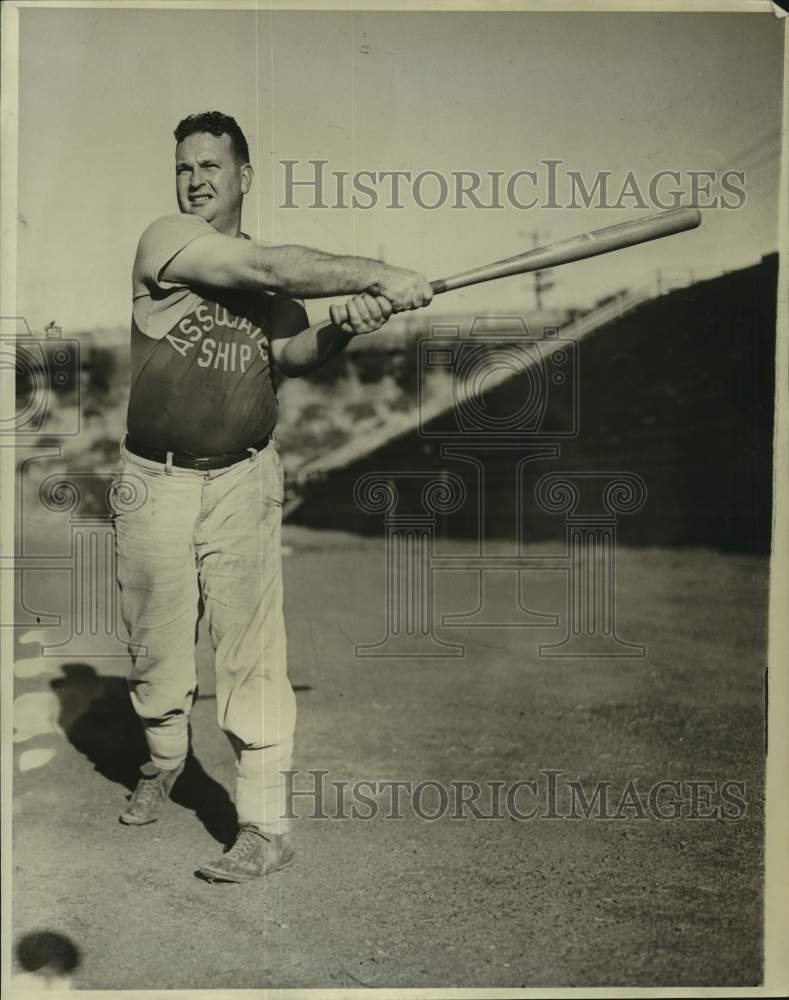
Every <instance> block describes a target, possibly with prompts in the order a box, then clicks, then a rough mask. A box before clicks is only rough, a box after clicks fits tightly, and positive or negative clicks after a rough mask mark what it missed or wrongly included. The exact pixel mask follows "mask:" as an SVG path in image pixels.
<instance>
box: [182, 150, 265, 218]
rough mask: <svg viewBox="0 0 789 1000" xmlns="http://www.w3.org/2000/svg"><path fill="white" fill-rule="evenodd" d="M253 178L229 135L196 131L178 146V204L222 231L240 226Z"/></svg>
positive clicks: (188, 212) (186, 211)
mask: <svg viewBox="0 0 789 1000" xmlns="http://www.w3.org/2000/svg"><path fill="white" fill-rule="evenodd" d="M251 180H252V168H251V167H250V166H249V164H240V163H238V161H237V160H236V158H235V156H234V155H233V147H232V143H231V139H230V136H229V135H219V136H216V135H211V134H210V133H209V132H195V133H194V134H193V135H189V136H187V137H186V138H185V139H183V140H181V142H179V143H178V145H177V146H176V147H175V184H176V192H177V195H178V207H179V208H180V209H181V211H182V212H185V213H187V214H188V215H199V216H200V218H201V219H205V220H206V222H210V223H211V225H212V226H214V228H215V229H218V230H219V231H220V232H222V231H223V230H225V229H229V228H232V227H233V225H234V224H236V225H237V223H238V218H239V215H240V211H241V202H242V200H243V197H244V195H245V194H246V193H247V192H248V191H249V186H250V183H251ZM233 235H235V234H233Z"/></svg>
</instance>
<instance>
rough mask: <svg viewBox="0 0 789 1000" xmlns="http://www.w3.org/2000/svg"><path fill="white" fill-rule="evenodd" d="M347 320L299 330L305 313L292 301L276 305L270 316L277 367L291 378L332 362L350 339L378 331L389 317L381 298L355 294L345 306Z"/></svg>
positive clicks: (389, 308)
mask: <svg viewBox="0 0 789 1000" xmlns="http://www.w3.org/2000/svg"><path fill="white" fill-rule="evenodd" d="M346 308H347V310H348V317H349V320H348V322H346V323H343V324H342V326H339V325H335V324H334V323H333V322H331V321H329V320H324V321H323V322H322V323H315V324H313V325H312V326H309V327H307V328H306V329H302V325H303V323H304V322H306V320H305V318H304V311H303V310H302V309H301V308H300V307H298V306H297V305H296V304H295V303H294V302H292V301H291V300H287V299H286V300H284V301H283V302H281V303H277V305H276V307H275V310H276V311H275V312H274V314H273V316H272V333H271V334H270V343H271V354H272V357H273V359H274V362H275V364H276V365H277V367H278V368H279V369H280V371H282V372H283V373H284V374H285V375H289V376H290V377H291V378H294V377H296V376H298V375H305V374H306V373H307V372H310V371H312V370H313V369H315V368H318V367H319V366H320V365H322V364H325V363H326V362H327V361H331V359H332V358H334V357H336V356H337V355H338V354H339V353H340V352H341V351H343V350H344V349H345V347H346V346H347V345H348V343H349V342H350V341H351V339H352V338H353V337H355V336H356V335H357V334H360V333H372V332H373V331H374V330H377V329H379V328H380V327H381V326H383V324H384V323H385V322H386V321H387V319H389V317H390V316H391V314H392V304H391V302H389V300H388V299H385V298H383V297H382V296H372V295H357V296H356V297H355V298H353V299H349V301H348V302H347V303H346Z"/></svg>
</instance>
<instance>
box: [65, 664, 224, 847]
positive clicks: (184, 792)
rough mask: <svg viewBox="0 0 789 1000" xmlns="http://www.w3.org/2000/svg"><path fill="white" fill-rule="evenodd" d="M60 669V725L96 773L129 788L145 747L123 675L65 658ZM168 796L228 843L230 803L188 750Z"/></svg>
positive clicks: (144, 759)
mask: <svg viewBox="0 0 789 1000" xmlns="http://www.w3.org/2000/svg"><path fill="white" fill-rule="evenodd" d="M62 670H63V676H62V677H57V678H55V679H54V680H52V681H51V682H50V684H51V687H52V690H53V691H54V692H55V694H56V695H57V698H58V700H59V702H60V715H59V717H58V722H59V724H60V726H61V727H62V729H63V731H64V732H65V733H66V736H67V737H68V739H69V741H70V743H71V744H72V745H73V746H74V747H75V748H76V749H77V750H79V752H80V753H81V754H84V755H85V757H87V758H88V760H89V761H90V762H91V763H92V764H93V765H94V767H95V768H96V770H97V771H98V772H99V774H101V775H103V776H104V777H105V778H107V779H108V780H109V781H114V782H116V783H117V784H119V785H123V786H124V787H125V788H127V789H128V790H129V792H131V791H133V789H134V788H135V786H136V784H137V780H138V777H139V768H140V766H141V765H142V764H144V763H145V761H146V760H147V759H148V748H147V745H146V742H145V736H144V735H143V730H142V725H141V723H140V720H139V719H138V718H137V716H136V715H135V712H134V709H133V708H132V705H131V702H130V700H129V693H128V688H127V685H126V680H125V679H124V678H122V677H100V676H99V675H98V674H97V673H96V671H95V669H94V668H93V667H92V666H90V665H89V664H87V663H69V664H66V665H65V666H64V667H63V668H62ZM190 743H191V733H190ZM171 798H172V800H173V802H175V803H177V804H178V805H180V806H183V807H184V808H185V809H191V810H192V811H193V812H194V813H195V815H196V816H197V818H198V819H199V820H200V822H201V823H202V824H203V826H204V827H205V828H206V830H207V831H208V833H210V834H211V836H212V837H213V838H214V840H217V841H218V842H219V843H220V844H223V845H224V846H226V847H227V846H229V845H230V844H232V842H233V840H234V838H235V835H236V832H237V827H238V817H237V815H236V808H235V806H234V805H233V802H232V800H231V798H230V796H229V795H228V793H227V791H226V789H225V788H224V787H223V786H222V785H220V784H219V782H218V781H216V780H215V779H214V778H212V777H211V776H210V775H209V774H207V773H206V771H205V770H204V769H203V767H202V765H201V764H200V762H199V761H198V760H197V758H196V757H195V756H194V753H193V752H192V751H191V750H190V752H189V757H188V758H187V762H186V766H185V768H184V772H183V774H182V775H181V776H180V778H178V780H177V781H176V783H175V785H174V787H173V792H172V796H171ZM119 812H120V809H119Z"/></svg>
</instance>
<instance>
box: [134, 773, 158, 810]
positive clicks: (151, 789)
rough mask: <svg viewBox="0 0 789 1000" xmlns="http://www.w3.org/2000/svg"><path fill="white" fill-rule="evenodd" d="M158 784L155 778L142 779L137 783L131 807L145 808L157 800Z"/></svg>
mask: <svg viewBox="0 0 789 1000" xmlns="http://www.w3.org/2000/svg"><path fill="white" fill-rule="evenodd" d="M159 795H160V782H159V781H158V780H157V779H156V778H144V779H143V780H142V781H140V782H138V784H137V787H136V788H135V789H134V795H133V796H132V805H142V806H147V805H148V804H149V803H150V802H152V801H154V800H155V799H157V798H159Z"/></svg>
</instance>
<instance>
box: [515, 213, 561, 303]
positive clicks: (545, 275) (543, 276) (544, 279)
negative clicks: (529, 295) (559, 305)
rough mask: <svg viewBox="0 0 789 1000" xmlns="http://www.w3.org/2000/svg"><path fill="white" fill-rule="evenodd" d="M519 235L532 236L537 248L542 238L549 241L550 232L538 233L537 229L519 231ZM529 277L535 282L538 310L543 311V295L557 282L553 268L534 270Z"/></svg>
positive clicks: (532, 242) (534, 288) (533, 243)
mask: <svg viewBox="0 0 789 1000" xmlns="http://www.w3.org/2000/svg"><path fill="white" fill-rule="evenodd" d="M518 235H519V236H531V244H532V247H533V248H534V249H535V250H536V249H537V247H539V246H540V245H541V244H540V240H541V239H544V240H545V242H547V241H548V237H549V234H548V233H538V232H537V231H536V230H532V232H530V233H519V234H518ZM529 278H530V279H531V281H532V282H533V286H532V287H533V290H534V303H535V306H536V308H537V312H541V311H542V302H543V295H544V294H545V292H548V291H550V290H551V289H552V288H553V287H554V285H555V284H556V282H555V281H554V279H553V268H550V267H548V268H545V269H544V270H542V271H534V272H533V273H532V274H531V275H529Z"/></svg>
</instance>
